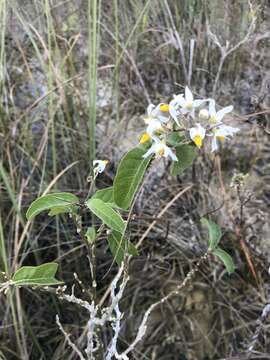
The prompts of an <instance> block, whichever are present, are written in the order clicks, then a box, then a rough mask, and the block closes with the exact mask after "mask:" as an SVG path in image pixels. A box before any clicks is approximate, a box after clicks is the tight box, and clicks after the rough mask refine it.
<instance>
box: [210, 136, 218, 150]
mask: <svg viewBox="0 0 270 360" xmlns="http://www.w3.org/2000/svg"><path fill="white" fill-rule="evenodd" d="M217 150H218V143H217V138H216V136H214V137H213V139H212V150H211V151H212V152H215V151H217Z"/></svg>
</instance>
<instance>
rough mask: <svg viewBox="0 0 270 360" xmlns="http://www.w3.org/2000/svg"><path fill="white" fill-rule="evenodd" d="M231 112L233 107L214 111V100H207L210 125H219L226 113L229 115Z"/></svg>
mask: <svg viewBox="0 0 270 360" xmlns="http://www.w3.org/2000/svg"><path fill="white" fill-rule="evenodd" d="M231 111H233V106H232V105H230V106H226V107H225V108H223V109H221V110H219V111H216V105H215V100H214V99H210V100H209V116H210V119H209V121H210V123H212V124H216V123H221V120H222V119H223V118H224V116H225V115H226V114H228V113H230V112H231Z"/></svg>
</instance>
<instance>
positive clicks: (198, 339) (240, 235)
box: [0, 0, 270, 360]
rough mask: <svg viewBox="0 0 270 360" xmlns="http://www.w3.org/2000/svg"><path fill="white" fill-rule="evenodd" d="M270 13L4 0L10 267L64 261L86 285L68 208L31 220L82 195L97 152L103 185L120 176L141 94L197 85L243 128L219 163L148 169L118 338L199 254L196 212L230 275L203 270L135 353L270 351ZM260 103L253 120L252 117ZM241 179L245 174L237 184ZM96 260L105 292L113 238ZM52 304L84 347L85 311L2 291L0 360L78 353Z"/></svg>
mask: <svg viewBox="0 0 270 360" xmlns="http://www.w3.org/2000/svg"><path fill="white" fill-rule="evenodd" d="M269 20H270V3H269V1H267V0H262V1H253V10H251V9H250V7H249V4H248V2H247V1H246V0H231V1H225V2H223V1H217V0H211V1H210V0H180V1H173V0H147V1H143V0H121V1H120V0H112V1H98V0H88V1H86V0H63V1H61V0H1V1H0V24H1V25H0V26H1V31H0V96H1V108H0V111H1V116H0V157H1V162H0V261H1V268H2V270H3V271H5V272H6V273H7V274H9V273H11V272H13V271H14V269H16V268H17V267H19V266H21V265H22V264H23V265H35V264H40V263H44V262H46V261H53V260H55V261H57V262H58V263H59V264H60V269H61V270H60V274H59V276H58V278H62V279H64V281H65V282H66V284H67V286H68V287H70V286H71V285H72V283H73V282H74V276H73V273H74V272H76V273H77V274H78V277H79V278H80V280H82V281H83V282H84V283H85V284H87V282H89V271H88V263H87V259H85V256H84V254H85V249H84V246H83V245H82V244H81V242H80V240H79V238H78V235H77V233H76V229H74V228H73V227H72V225H71V224H70V222H69V221H68V219H67V218H65V217H62V216H59V217H57V218H56V220H55V219H50V218H48V217H47V216H45V215H44V216H43V215H41V216H39V217H38V218H37V219H35V221H34V222H31V223H30V222H27V221H26V218H25V212H26V209H27V207H28V205H29V204H30V203H31V201H32V200H33V199H34V198H36V197H37V196H38V195H41V194H42V193H44V192H46V193H47V192H49V191H52V190H57V189H58V190H61V191H70V192H74V193H75V194H76V195H78V196H80V197H81V198H84V197H85V196H86V195H87V193H88V187H89V185H88V182H87V177H88V175H89V171H90V165H91V161H92V160H93V159H94V158H106V159H109V160H110V166H109V167H108V169H107V170H106V172H105V174H104V175H102V176H101V177H100V179H99V181H98V183H97V186H98V187H103V186H107V185H109V184H111V182H112V178H113V176H114V174H115V166H116V165H117V164H118V163H119V159H120V158H121V156H122V155H123V154H124V153H125V151H126V150H127V149H129V148H130V147H131V145H134V144H136V143H137V142H138V138H139V135H140V133H141V131H142V129H143V126H144V123H143V121H142V115H143V114H144V112H145V109H146V107H147V104H148V103H149V102H150V101H151V102H154V103H158V102H160V101H167V100H168V99H169V97H171V95H172V94H173V93H179V92H181V91H182V89H183V86H185V85H186V84H189V85H190V87H191V88H192V89H193V91H194V92H195V93H196V94H197V95H201V96H205V97H207V96H214V97H215V98H216V99H217V101H218V103H219V104H220V105H229V104H233V105H234V107H235V110H234V117H233V119H231V121H232V122H233V123H234V122H235V124H236V125H237V126H239V127H241V132H240V134H239V135H238V136H236V137H235V139H234V140H233V142H230V145H229V147H228V146H226V144H225V146H224V147H223V149H222V151H221V156H220V157H219V156H216V157H211V156H208V155H205V154H203V153H202V154H201V157H200V158H199V160H197V161H196V163H195V164H194V166H193V169H192V171H188V172H187V173H184V174H183V175H182V176H180V177H177V178H176V179H175V178H172V177H170V175H168V168H167V165H166V164H165V163H163V162H161V163H160V166H159V167H158V168H154V169H152V170H151V173H150V174H149V176H148V178H147V181H146V182H145V185H144V188H143V191H142V192H141V194H140V196H139V198H138V201H137V204H136V209H135V210H136V211H135V214H136V216H134V222H133V227H132V229H131V230H130V231H131V239H132V241H133V242H134V243H136V242H138V241H142V247H141V249H140V255H139V256H137V257H136V258H134V260H133V261H132V264H131V281H130V283H129V286H128V289H127V291H126V294H125V298H124V299H123V304H122V307H123V309H126V310H125V315H126V320H125V323H124V328H123V335H122V341H123V346H124V345H125V344H127V343H128V342H129V340H130V338H132V336H133V334H134V331H135V329H136V326H137V323H138V322H139V320H140V315H141V314H142V313H143V311H144V309H146V308H147V307H148V305H149V304H151V303H152V302H154V301H155V300H157V299H159V298H160V297H161V296H162V295H164V294H165V293H167V292H168V291H169V290H171V289H173V287H174V286H176V284H178V283H179V281H181V279H183V278H184V274H185V273H187V271H188V270H189V269H190V267H191V266H192V264H193V263H194V262H195V261H196V259H197V258H198V257H199V256H200V254H202V250H203V249H204V248H205V246H206V244H205V243H204V240H203V239H204V237H203V229H202V228H201V225H200V222H199V219H200V217H202V216H203V215H205V214H210V213H211V214H212V217H213V218H214V220H215V221H216V222H217V223H219V224H220V225H221V226H222V227H224V229H226V230H227V231H226V233H225V235H224V236H223V238H222V245H223V247H224V248H226V250H227V251H229V252H230V253H231V255H232V256H233V258H234V261H235V263H236V264H237V271H236V273H235V274H234V275H233V276H231V277H229V276H228V275H227V274H226V272H225V271H224V268H223V266H222V265H220V264H218V263H214V264H210V265H209V264H205V265H204V267H203V269H202V271H201V273H200V274H199V275H198V276H197V278H196V281H195V282H194V283H193V285H192V286H190V287H189V288H188V289H186V290H185V291H183V294H182V296H181V297H180V298H179V297H178V298H175V299H174V300H173V301H172V302H171V303H169V304H166V306H164V307H163V308H162V309H159V310H158V311H156V312H155V313H154V314H153V316H152V317H151V324H150V326H149V328H148V335H147V336H146V339H145V341H144V342H142V343H141V344H140V346H139V347H138V349H137V352H136V353H134V354H133V358H134V359H159V360H163V359H177V360H178V359H183V360H185V359H189V360H191V359H223V358H224V359H225V358H226V359H236V358H237V359H239V358H242V357H241V356H242V355H239V354H246V353H245V352H246V351H247V350H248V348H249V347H250V346H251V345H252V344H253V343H254V350H255V352H254V353H253V355H252V357H250V358H252V359H253V358H254V359H255V358H261V359H268V358H270V356H269V355H268V354H269V353H270V345H269V339H267V338H269V325H267V322H265V323H262V324H261V325H260V323H258V320H259V319H260V316H261V312H262V309H263V308H264V306H265V305H266V304H267V301H269V274H268V268H269V260H268V259H269V255H270V252H269V234H270V228H269V204H270V197H269V194H270V192H269V190H270V187H269V184H270V182H269V176H270V168H269V159H270V148H269V134H270V128H269V117H268V115H267V111H268V109H269V80H270V79H269V61H268V58H269V41H270V29H269ZM253 113H256V114H257V113H260V114H259V115H254V116H246V115H247V114H253ZM202 159H203V164H202V162H201V160H202ZM239 173H243V174H249V176H248V177H247V178H245V180H244V181H243V182H242V185H241V190H240V191H238V192H237V186H232V185H237V183H235V184H232V178H233V176H234V175H237V174H239ZM165 174H166V176H165ZM164 178H166V180H165V179H164ZM189 185H192V189H190V190H186V191H185V192H184V194H183V195H179V194H180V192H181V191H182V190H184V189H186V188H188V186H189ZM238 189H239V186H238ZM85 221H86V222H89V223H90V221H91V219H87V218H86V219H85ZM98 257H99V259H100V263H99V264H98V276H99V279H100V282H99V288H98V292H99V294H100V297H102V296H103V294H104V291H105V289H106V286H107V285H108V284H109V283H110V280H111V279H112V277H113V275H114V274H115V272H116V270H117V266H116V264H113V266H111V264H112V262H113V259H112V257H111V255H110V253H109V251H108V249H107V245H106V243H105V241H100V244H99V247H98ZM109 269H110V270H109ZM108 270H109V271H108ZM56 313H58V314H59V315H60V317H61V319H62V324H63V325H64V327H65V329H66V331H67V332H68V333H71V334H72V337H74V338H79V337H80V336H81V337H80V339H81V343H83V336H82V334H83V327H84V324H85V314H83V313H81V312H79V313H78V312H77V311H76V308H74V307H73V306H71V305H70V304H67V303H62V302H60V301H58V300H57V299H56V298H55V296H54V295H50V294H48V293H46V292H43V291H39V292H33V291H32V290H31V289H28V290H26V289H21V290H14V291H12V292H9V293H8V294H7V295H1V302H0V314H1V323H0V329H1V334H0V338H1V342H0V358H2V359H70V360H71V359H75V356H74V354H73V353H72V351H71V350H70V348H68V346H67V344H66V343H65V342H64V339H63V337H62V335H61V333H60V332H59V329H58V327H57V325H56V323H55V315H56ZM258 326H259V328H258ZM258 330H259V331H258ZM257 332H258V336H257V338H256V334H257ZM254 336H255V337H254ZM109 338H110V334H108V341H109ZM105 340H106V339H105ZM237 356H238V357H237ZM243 356H246V357H243V359H246V358H247V356H249V355H243Z"/></svg>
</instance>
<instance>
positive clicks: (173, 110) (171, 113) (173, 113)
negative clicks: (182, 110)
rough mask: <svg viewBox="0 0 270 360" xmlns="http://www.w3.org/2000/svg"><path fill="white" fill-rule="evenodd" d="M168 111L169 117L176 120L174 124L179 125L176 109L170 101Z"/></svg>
mask: <svg viewBox="0 0 270 360" xmlns="http://www.w3.org/2000/svg"><path fill="white" fill-rule="evenodd" d="M169 113H170V115H171V117H172V118H173V120H174V121H175V122H176V124H177V125H178V126H180V124H179V121H178V119H177V115H178V111H177V110H176V109H175V107H174V106H172V105H171V103H170V104H169Z"/></svg>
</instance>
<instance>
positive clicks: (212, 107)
mask: <svg viewBox="0 0 270 360" xmlns="http://www.w3.org/2000/svg"><path fill="white" fill-rule="evenodd" d="M209 114H210V116H212V115H216V104H215V100H214V99H209Z"/></svg>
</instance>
